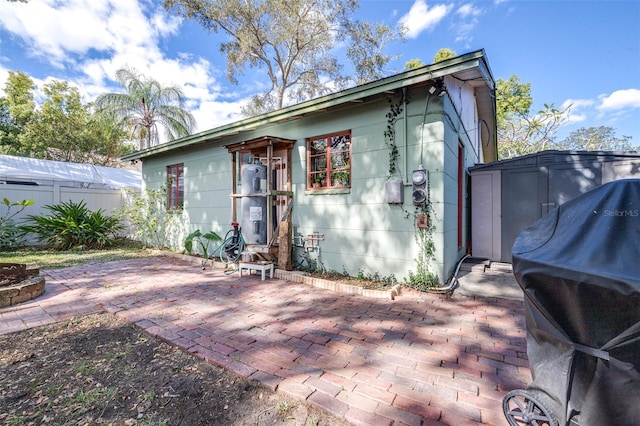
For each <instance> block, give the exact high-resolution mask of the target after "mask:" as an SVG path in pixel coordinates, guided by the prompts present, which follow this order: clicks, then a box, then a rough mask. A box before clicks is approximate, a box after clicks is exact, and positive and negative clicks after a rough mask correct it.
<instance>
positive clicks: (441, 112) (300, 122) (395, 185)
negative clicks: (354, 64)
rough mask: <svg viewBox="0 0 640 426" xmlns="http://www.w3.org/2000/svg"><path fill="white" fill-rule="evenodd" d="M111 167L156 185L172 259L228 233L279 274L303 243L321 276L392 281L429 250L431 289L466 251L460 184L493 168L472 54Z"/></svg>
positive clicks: (490, 130)
mask: <svg viewBox="0 0 640 426" xmlns="http://www.w3.org/2000/svg"><path fill="white" fill-rule="evenodd" d="M124 160H140V161H142V174H143V181H144V185H145V187H146V188H160V187H162V186H163V185H168V192H169V194H168V209H169V210H171V214H172V215H174V217H175V219H176V220H175V223H176V225H175V226H174V229H172V230H171V233H170V234H169V235H168V237H167V238H168V243H169V245H170V247H171V248H172V249H175V250H178V251H180V250H182V249H183V248H184V244H183V242H184V238H185V236H186V235H187V234H189V233H190V232H192V231H194V230H197V229H199V230H202V231H203V232H205V231H209V230H213V231H215V232H217V233H218V234H221V235H224V234H225V232H226V231H227V230H228V229H229V228H230V223H231V222H239V223H240V224H241V226H242V233H243V236H244V237H245V239H246V241H247V243H248V245H249V250H251V251H255V252H258V253H263V255H264V256H265V257H269V256H271V257H272V258H273V259H274V260H276V259H277V260H278V267H279V268H283V269H287V268H290V267H291V260H292V259H293V263H294V264H295V262H296V260H297V259H299V258H300V257H299V255H300V254H301V253H302V251H301V250H302V249H301V248H300V247H296V246H300V245H301V244H300V243H301V242H302V241H303V240H306V241H305V242H306V250H307V251H309V250H311V249H310V247H313V249H312V251H310V252H309V256H310V257H313V258H317V260H318V261H320V262H321V263H322V264H323V265H324V266H325V267H326V268H327V269H328V270H335V271H339V272H343V271H347V272H348V273H350V274H351V275H355V274H357V273H358V272H359V271H365V272H366V273H371V274H372V273H375V272H377V273H379V274H380V275H381V276H385V275H390V274H394V275H395V276H396V277H397V278H398V279H402V278H406V277H407V276H408V274H409V271H414V272H416V271H417V268H418V262H417V259H418V257H419V256H423V255H425V247H432V248H433V249H432V250H430V251H431V253H432V254H431V255H430V256H429V255H428V256H427V258H429V257H430V259H428V262H427V266H428V270H429V272H431V273H433V274H436V275H437V276H438V277H439V278H440V280H441V282H445V281H446V280H447V279H448V278H449V276H450V275H451V273H452V272H453V271H454V269H455V266H456V264H457V262H458V261H459V260H460V259H461V258H462V257H463V256H464V255H465V254H466V253H467V252H468V251H469V250H470V238H471V232H470V223H471V221H470V206H471V200H470V198H469V197H470V196H469V194H470V188H469V187H468V186H469V182H470V180H469V178H468V172H467V170H468V169H469V168H470V167H472V166H474V165H476V164H479V163H485V162H491V161H496V160H497V147H496V117H495V82H494V79H493V76H492V74H491V70H490V68H489V64H488V62H487V58H486V56H485V53H484V51H483V50H479V51H475V52H471V53H468V54H464V55H461V56H457V57H455V58H451V59H448V60H446V61H442V62H439V63H435V64H432V65H428V66H425V67H422V68H419V69H415V70H411V71H407V72H403V73H400V74H397V75H394V76H391V77H388V78H384V79H381V80H378V81H374V82H371V83H368V84H365V85H361V86H357V87H353V88H351V89H348V90H344V91H341V92H338V93H334V94H331V95H327V96H324V97H321V98H317V99H314V100H311V101H307V102H303V103H300V104H297V105H293V106H289V107H286V108H283V109H281V110H278V111H274V112H270V113H267V114H263V115H260V116H256V117H252V118H248V119H245V120H242V121H238V122H235V123H231V124H227V125H224V126H220V127H217V128H215V129H211V130H208V131H204V132H201V133H198V134H194V135H191V136H188V137H185V138H182V139H179V140H175V141H172V142H169V143H165V144H161V145H158V146H154V147H151V148H149V149H146V150H143V151H138V152H135V153H133V154H130V155H128V156H126V157H124ZM417 235H418V236H420V237H419V238H416V236H417ZM292 242H295V243H297V244H293V245H292ZM292 252H293V255H290V254H291V253H292ZM318 257H319V258H318Z"/></svg>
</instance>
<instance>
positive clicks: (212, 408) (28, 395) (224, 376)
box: [0, 313, 349, 426]
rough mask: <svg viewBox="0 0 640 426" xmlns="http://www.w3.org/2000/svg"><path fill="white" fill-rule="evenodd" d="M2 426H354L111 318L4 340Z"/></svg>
mask: <svg viewBox="0 0 640 426" xmlns="http://www.w3.org/2000/svg"><path fill="white" fill-rule="evenodd" d="M0 424H10V425H36V424H37V425H40V424H52V425H53V424H55V425H99V424H105V425H109V424H112V425H272V424H278V425H305V426H307V425H308V426H311V425H337V426H338V425H339V426H344V425H348V424H349V423H348V422H346V421H344V420H342V419H339V418H335V417H332V416H329V415H327V414H326V413H325V412H323V411H321V410H319V409H317V408H315V407H313V406H310V405H307V404H303V403H301V402H299V401H295V400H293V399H291V398H289V397H287V396H285V395H281V394H277V393H274V392H272V391H271V390H270V389H267V388H265V387H263V386H261V385H259V384H257V383H256V382H253V381H249V380H246V379H244V378H241V377H239V376H236V375H235V374H233V373H231V372H229V371H226V370H224V369H222V368H220V367H217V366H214V365H211V364H208V363H206V362H205V361H202V360H200V359H198V358H196V357H194V356H193V355H190V354H187V353H185V352H183V351H181V350H180V349H178V348H176V347H174V346H172V345H169V344H167V343H166V342H164V341H162V340H159V339H156V338H153V337H151V336H149V335H147V334H146V333H145V332H144V331H142V330H141V329H139V328H137V327H136V326H133V325H131V324H129V323H127V322H125V321H123V320H120V319H118V318H116V317H115V316H113V315H111V314H108V313H103V314H97V315H90V316H86V317H82V318H76V319H73V320H71V321H67V322H63V323H59V324H55V325H52V326H46V327H40V328H35V329H31V330H27V331H24V332H20V333H13V334H9V335H4V336H0Z"/></svg>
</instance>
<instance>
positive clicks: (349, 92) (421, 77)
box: [122, 50, 495, 161]
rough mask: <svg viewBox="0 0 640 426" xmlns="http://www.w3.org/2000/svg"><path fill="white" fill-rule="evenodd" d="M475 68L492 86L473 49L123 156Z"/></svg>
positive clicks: (178, 145) (245, 128)
mask: <svg viewBox="0 0 640 426" xmlns="http://www.w3.org/2000/svg"><path fill="white" fill-rule="evenodd" d="M474 68H475V69H477V70H478V71H479V76H478V80H479V82H484V83H485V84H487V85H488V86H489V87H490V88H491V89H493V87H494V85H495V82H494V80H493V76H492V75H491V71H490V69H489V67H488V65H487V63H486V61H485V53H484V50H476V51H474V52H470V53H467V54H464V55H461V56H457V57H455V58H451V59H448V60H445V61H441V62H438V63H435V64H431V65H427V66H424V67H421V68H418V69H415V70H410V71H405V72H403V73H400V74H395V75H393V76H390V77H386V78H383V79H380V80H376V81H372V82H370V83H367V84H363V85H360V86H356V87H352V88H350V89H346V90H343V91H340V92H337V93H333V94H329V95H326V96H322V97H320V98H316V99H312V100H309V101H305V102H302V103H299V104H295V105H291V106H288V107H285V108H282V109H279V110H277V111H272V112H268V113H265V114H261V115H258V116H255V117H250V118H246V119H244V120H240V121H236V122H233V123H230V124H225V125H222V126H219V127H216V128H214V129H210V130H206V131H203V132H199V133H196V134H193V135H189V136H186V137H183V138H180V139H176V140H174V141H171V142H167V143H163V144H161V145H157V146H154V147H151V148H147V149H145V150H141V151H136V152H133V153H131V154H128V155H125V156H123V157H122V160H124V161H130V160H138V159H142V158H145V157H150V156H154V155H158V154H161V153H165V152H167V151H172V150H175V149H180V148H184V147H187V146H192V145H196V144H200V143H205V142H210V141H215V140H217V139H222V138H223V137H226V136H231V135H235V134H238V133H241V132H246V131H251V130H255V129H256V128H258V127H260V126H264V125H268V124H273V123H277V122H284V121H290V120H294V119H297V118H300V117H302V116H304V115H307V114H309V113H313V112H318V111H319V110H325V109H328V108H331V107H335V106H337V105H341V104H345V103H349V102H357V101H359V100H361V99H362V98H366V97H368V96H372V95H376V94H379V93H382V92H386V91H393V90H397V89H401V88H403V87H408V86H413V85H415V84H419V83H422V82H424V81H427V80H432V79H435V78H438V77H443V76H445V75H452V74H453V75H455V74H456V73H462V72H464V71H468V70H471V69H474Z"/></svg>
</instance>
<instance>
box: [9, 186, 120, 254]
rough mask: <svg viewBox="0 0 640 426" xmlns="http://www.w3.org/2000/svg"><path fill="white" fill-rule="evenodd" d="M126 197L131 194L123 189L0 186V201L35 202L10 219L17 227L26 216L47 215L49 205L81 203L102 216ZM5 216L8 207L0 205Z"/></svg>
mask: <svg viewBox="0 0 640 426" xmlns="http://www.w3.org/2000/svg"><path fill="white" fill-rule="evenodd" d="M129 197H130V195H129V194H127V192H126V190H124V189H94V188H71V187H65V186H60V185H52V186H50V185H38V186H35V185H33V186H32V185H11V184H3V185H0V199H4V198H7V199H8V200H9V201H11V202H15V201H22V200H34V201H35V202H34V204H32V205H30V206H28V207H27V208H26V209H24V210H23V211H22V212H21V213H19V214H18V215H16V216H15V217H14V218H13V220H14V221H15V223H16V224H22V223H24V221H25V218H26V216H29V215H39V214H43V213H46V214H47V213H49V210H47V209H45V208H44V206H46V205H49V206H52V205H56V204H59V203H62V202H69V201H73V202H74V203H79V202H81V201H84V202H85V203H86V205H87V208H88V209H89V210H91V211H97V210H99V209H102V210H103V212H104V214H105V215H109V216H111V215H113V214H115V212H116V210H117V209H119V208H121V207H123V206H124V205H125V201H126V200H127V199H128V198H129ZM18 209H19V207H11V212H15V211H17V210H18ZM6 213H7V207H6V206H5V205H4V204H0V217H3V216H5V215H6ZM127 234H128V232H125V233H124V235H127ZM27 242H28V243H30V242H32V241H27Z"/></svg>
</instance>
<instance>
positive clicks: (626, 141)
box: [557, 126, 637, 151]
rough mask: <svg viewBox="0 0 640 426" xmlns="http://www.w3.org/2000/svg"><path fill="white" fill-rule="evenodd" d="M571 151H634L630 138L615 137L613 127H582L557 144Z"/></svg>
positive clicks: (560, 147)
mask: <svg viewBox="0 0 640 426" xmlns="http://www.w3.org/2000/svg"><path fill="white" fill-rule="evenodd" d="M557 147H558V148H559V149H567V150H571V151H635V150H636V149H637V147H634V146H632V145H631V136H622V137H617V136H616V131H615V130H614V129H613V127H608V126H599V127H582V128H580V129H578V130H575V131H573V132H571V133H570V134H569V136H568V137H567V138H565V139H564V140H562V141H561V142H559V143H558V144H557Z"/></svg>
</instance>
